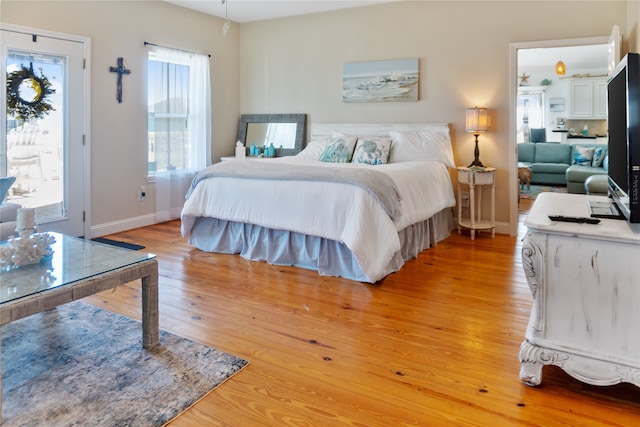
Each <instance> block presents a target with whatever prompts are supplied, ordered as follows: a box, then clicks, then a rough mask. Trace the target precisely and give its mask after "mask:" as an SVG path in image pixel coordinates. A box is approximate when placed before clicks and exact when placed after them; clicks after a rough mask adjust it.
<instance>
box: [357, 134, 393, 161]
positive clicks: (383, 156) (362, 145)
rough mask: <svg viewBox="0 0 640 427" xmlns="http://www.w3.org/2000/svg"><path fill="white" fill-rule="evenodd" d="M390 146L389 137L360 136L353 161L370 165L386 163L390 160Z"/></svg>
mask: <svg viewBox="0 0 640 427" xmlns="http://www.w3.org/2000/svg"><path fill="white" fill-rule="evenodd" d="M390 148H391V140H390V139H389V138H376V137H369V138H358V143H357V145H356V150H355V152H354V153H353V159H352V160H351V161H352V162H353V163H366V164H369V165H384V164H386V163H387V161H388V160H389V150H390Z"/></svg>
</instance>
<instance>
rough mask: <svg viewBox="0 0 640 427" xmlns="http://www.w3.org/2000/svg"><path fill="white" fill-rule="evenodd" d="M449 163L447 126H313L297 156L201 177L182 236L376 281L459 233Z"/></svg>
mask: <svg viewBox="0 0 640 427" xmlns="http://www.w3.org/2000/svg"><path fill="white" fill-rule="evenodd" d="M389 141H390V142H391V144H390V146H389ZM358 144H359V146H360V147H361V148H360V149H358ZM339 146H340V147H342V148H340V149H339V150H338V147H339ZM387 147H389V149H387ZM367 150H370V151H371V153H367V152H366V151H367ZM337 151H340V152H341V153H340V155H337ZM353 151H355V153H356V155H355V156H353V155H352V152H353ZM331 153H333V154H336V155H332V154H331ZM369 154H371V155H369ZM340 162H345V163H340ZM453 167H455V164H454V161H453V151H452V147H451V138H450V134H449V126H448V125H447V124H398V125H395V124H392V125H389V124H343V125H334V124H327V125H314V126H312V128H311V142H310V143H309V144H308V145H307V146H306V148H305V149H304V150H303V151H302V152H300V153H299V154H297V155H296V156H289V157H279V158H275V159H271V160H269V161H234V162H220V163H217V164H215V165H213V166H211V167H210V168H208V169H206V170H205V171H203V172H202V173H201V174H199V175H198V176H197V177H196V178H195V179H194V182H193V185H192V187H191V190H190V191H189V194H188V195H187V200H186V202H185V205H184V208H183V210H182V215H181V217H182V234H183V236H185V237H188V238H189V243H190V244H191V245H193V246H196V247H198V248H199V249H201V250H204V251H210V252H222V253H239V254H240V255H241V256H242V257H244V258H247V259H251V260H256V261H267V262H268V263H270V264H276V265H294V266H298V267H304V268H309V269H313V270H317V271H318V272H319V274H321V275H328V276H341V277H345V278H348V279H351V280H358V281H362V282H369V283H375V282H377V281H379V280H382V279H383V278H384V277H385V276H386V275H388V274H390V273H392V272H394V271H397V270H399V269H400V268H401V267H402V265H403V264H404V263H405V262H406V261H407V260H409V259H411V258H414V257H416V256H417V255H418V253H420V252H421V251H423V250H425V249H427V248H429V247H431V246H433V245H435V244H436V243H437V242H439V241H441V240H442V239H444V238H446V237H448V236H449V234H450V232H451V231H452V230H453V229H454V228H455V224H454V222H453V214H452V209H451V208H452V207H453V206H455V196H454V192H453V186H452V183H451V178H450V175H449V171H448V168H453ZM220 178H222V179H220ZM425 182H427V183H428V185H425V184H424V183H425ZM221 200H222V201H224V203H221ZM274 248H277V249H276V250H274Z"/></svg>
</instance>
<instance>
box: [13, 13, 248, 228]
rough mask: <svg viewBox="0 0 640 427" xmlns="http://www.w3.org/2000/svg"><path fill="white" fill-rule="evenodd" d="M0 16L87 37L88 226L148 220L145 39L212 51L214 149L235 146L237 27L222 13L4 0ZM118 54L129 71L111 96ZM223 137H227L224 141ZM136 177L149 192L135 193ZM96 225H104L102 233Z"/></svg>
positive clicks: (220, 151)
mask: <svg viewBox="0 0 640 427" xmlns="http://www.w3.org/2000/svg"><path fill="white" fill-rule="evenodd" d="M0 12H1V15H0V16H1V17H2V21H3V22H5V23H11V24H15V25H22V26H27V27H31V28H39V29H45V30H50V31H57V32H62V33H67V34H74V35H81V36H85V37H90V38H91V43H92V52H91V58H89V60H90V64H91V76H90V80H91V86H90V92H91V107H90V108H91V135H90V145H91V147H90V149H91V165H90V167H91V195H92V201H91V217H90V218H89V221H90V226H91V228H92V230H94V233H98V234H104V232H113V231H119V230H123V229H127V228H132V227H135V226H140V225H145V223H150V222H153V220H154V216H153V213H154V211H155V187H154V185H153V184H148V183H146V164H147V118H146V114H147V106H146V103H147V100H146V61H147V49H146V48H145V47H144V45H143V43H144V42H145V41H148V42H152V43H156V44H160V45H165V46H170V47H174V48H179V49H185V50H189V51H193V52H199V53H209V54H211V62H210V64H211V80H212V93H213V105H212V112H213V125H212V128H213V137H212V138H213V150H212V151H213V155H214V157H220V156H221V155H227V154H230V153H231V152H232V150H233V148H232V146H231V145H232V142H233V141H234V139H235V135H236V131H237V120H238V111H239V107H238V105H239V104H238V103H239V86H238V84H239V83H238V67H239V62H238V52H239V49H238V46H239V28H238V26H237V25H235V24H234V25H233V28H232V31H231V32H230V33H229V35H228V36H227V37H223V34H222V24H223V23H224V20H222V19H219V18H215V17H212V16H210V15H204V14H201V13H197V12H194V11H192V10H189V9H185V8H182V7H178V6H174V5H172V4H169V3H166V2H162V1H68V2H65V1H42V2H37V1H10V0H9V1H6V0H2V2H1V3H0ZM118 57H123V58H124V65H125V66H126V67H127V68H129V69H130V70H131V71H132V72H131V74H130V75H127V76H124V77H123V83H122V84H123V102H122V104H119V103H118V102H117V101H116V97H115V95H116V78H115V74H114V73H110V72H109V67H110V66H115V65H116V60H117V58H118ZM226 141H228V142H229V144H230V145H227V144H225V143H224V142H226ZM140 185H145V186H146V188H147V190H148V191H147V194H148V197H147V198H146V200H145V201H144V202H138V201H137V190H138V188H139V186H140ZM101 232H102V233H101Z"/></svg>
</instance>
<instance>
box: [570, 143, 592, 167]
mask: <svg viewBox="0 0 640 427" xmlns="http://www.w3.org/2000/svg"><path fill="white" fill-rule="evenodd" d="M595 150H596V148H595V147H576V149H575V150H574V153H573V162H572V163H571V164H573V165H580V166H591V163H592V161H593V153H594V152H595Z"/></svg>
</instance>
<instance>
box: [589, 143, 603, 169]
mask: <svg viewBox="0 0 640 427" xmlns="http://www.w3.org/2000/svg"><path fill="white" fill-rule="evenodd" d="M603 160H604V148H602V147H598V148H596V150H595V151H594V152H593V160H591V166H593V167H594V168H599V167H600V166H602V161H603Z"/></svg>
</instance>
